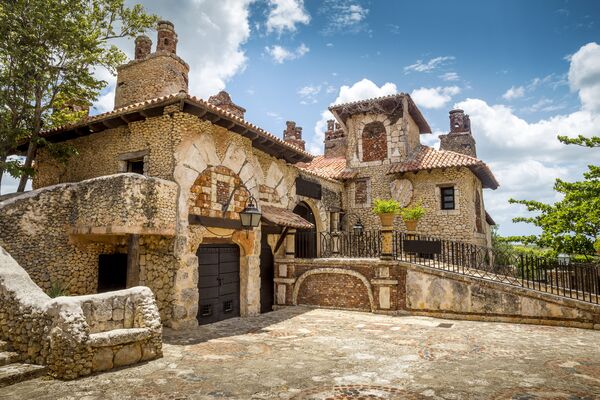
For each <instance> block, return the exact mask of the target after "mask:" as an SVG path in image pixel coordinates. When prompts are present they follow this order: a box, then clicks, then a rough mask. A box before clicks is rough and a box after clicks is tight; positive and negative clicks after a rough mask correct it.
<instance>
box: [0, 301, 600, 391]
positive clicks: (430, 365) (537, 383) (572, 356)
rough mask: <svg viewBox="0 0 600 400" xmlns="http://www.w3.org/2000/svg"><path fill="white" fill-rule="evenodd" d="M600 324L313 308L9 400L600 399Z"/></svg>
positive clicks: (45, 383) (206, 332)
mask: <svg viewBox="0 0 600 400" xmlns="http://www.w3.org/2000/svg"><path fill="white" fill-rule="evenodd" d="M597 398H600V332H598V331H590V330H581V329H570V328H557V327H548V326H531V325H515V324H502V323H484V322H469V321H450V320H441V319H434V318H426V317H392V316H382V315H374V314H368V313H359V312H349V311H337V310H313V309H308V308H302V307H295V308H288V309H284V310H279V311H275V312H272V313H269V314H266V315H262V316H260V317H256V318H244V319H237V318H236V319H232V320H228V321H223V322H221V323H217V324H213V325H209V326H204V327H200V328H198V329H196V330H193V331H187V332H173V331H169V330H166V331H165V345H164V358H162V359H159V360H156V361H152V362H149V363H146V364H142V365H138V366H136V367H133V368H128V369H122V370H116V371H113V372H109V373H105V374H102V375H96V376H91V377H87V378H83V379H79V380H76V381H70V382H61V381H54V380H49V379H47V378H43V379H37V380H33V381H29V382H25V383H21V384H17V385H13V386H10V387H7V388H3V389H0V399H38V400H42V399H53V400H55V399H65V400H66V399H85V400H96V399H98V400H100V399H123V400H125V399H519V400H536V399H569V400H575V399H597Z"/></svg>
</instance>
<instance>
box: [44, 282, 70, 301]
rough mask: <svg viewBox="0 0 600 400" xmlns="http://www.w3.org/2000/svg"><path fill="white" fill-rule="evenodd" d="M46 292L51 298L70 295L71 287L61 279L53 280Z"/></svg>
mask: <svg viewBox="0 0 600 400" xmlns="http://www.w3.org/2000/svg"><path fill="white" fill-rule="evenodd" d="M46 294H47V295H48V296H50V297H51V298H55V297H60V296H68V295H69V287H68V286H67V285H65V284H64V283H63V282H61V281H56V282H52V284H51V286H50V289H49V290H48V292H46Z"/></svg>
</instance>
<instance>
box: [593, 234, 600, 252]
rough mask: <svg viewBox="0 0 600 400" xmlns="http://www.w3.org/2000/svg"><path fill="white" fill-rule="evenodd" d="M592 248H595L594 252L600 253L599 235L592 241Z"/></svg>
mask: <svg viewBox="0 0 600 400" xmlns="http://www.w3.org/2000/svg"><path fill="white" fill-rule="evenodd" d="M594 250H596V253H598V254H600V237H597V238H596V241H595V242H594Z"/></svg>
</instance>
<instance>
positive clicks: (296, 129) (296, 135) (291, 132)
mask: <svg viewBox="0 0 600 400" xmlns="http://www.w3.org/2000/svg"><path fill="white" fill-rule="evenodd" d="M283 140H284V142H286V143H289V144H291V145H292V146H296V147H298V148H300V149H302V150H304V145H305V143H304V140H302V127H300V126H296V123H295V122H294V121H286V123H285V131H283Z"/></svg>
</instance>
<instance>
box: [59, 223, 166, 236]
mask: <svg viewBox="0 0 600 400" xmlns="http://www.w3.org/2000/svg"><path fill="white" fill-rule="evenodd" d="M69 234H70V235H130V234H137V235H159V236H175V227H172V228H147V227H143V226H123V225H108V226H89V225H84V226H82V225H79V226H76V227H74V228H70V229H69Z"/></svg>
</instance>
